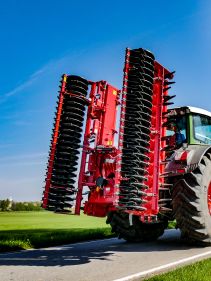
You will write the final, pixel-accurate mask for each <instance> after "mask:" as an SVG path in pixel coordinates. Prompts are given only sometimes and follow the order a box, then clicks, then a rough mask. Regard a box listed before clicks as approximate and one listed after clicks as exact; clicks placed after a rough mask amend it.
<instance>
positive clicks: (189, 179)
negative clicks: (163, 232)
mask: <svg viewBox="0 0 211 281" xmlns="http://www.w3.org/2000/svg"><path fill="white" fill-rule="evenodd" d="M172 205H173V212H174V216H175V219H176V221H177V225H178V227H179V228H180V230H181V233H182V237H183V238H184V239H185V240H186V239H187V241H189V242H192V243H197V244H200V245H208V244H211V154H210V153H207V154H206V155H205V156H203V158H202V160H201V162H200V163H199V166H198V168H196V169H195V170H194V171H192V172H191V173H188V174H186V175H184V178H182V179H180V180H179V181H177V183H176V184H175V186H174V189H173V194H172Z"/></svg>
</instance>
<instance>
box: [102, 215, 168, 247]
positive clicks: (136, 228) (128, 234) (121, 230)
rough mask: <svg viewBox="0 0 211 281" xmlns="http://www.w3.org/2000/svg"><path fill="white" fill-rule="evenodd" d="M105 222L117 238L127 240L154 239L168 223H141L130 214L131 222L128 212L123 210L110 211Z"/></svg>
mask: <svg viewBox="0 0 211 281" xmlns="http://www.w3.org/2000/svg"><path fill="white" fill-rule="evenodd" d="M106 223H107V224H110V225H111V228H112V232H114V233H116V234H117V236H118V238H119V239H121V238H123V239H124V240H126V241H128V242H146V241H153V240H156V239H157V238H158V237H159V236H161V235H162V234H163V233H164V230H165V228H166V226H167V224H168V223H163V222H154V223H143V222H141V221H140V220H139V217H138V216H132V223H130V220H129V214H128V213H123V212H110V213H109V214H108V217H107V221H106ZM131 224H132V225H131Z"/></svg>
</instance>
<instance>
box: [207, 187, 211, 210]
mask: <svg viewBox="0 0 211 281" xmlns="http://www.w3.org/2000/svg"><path fill="white" fill-rule="evenodd" d="M207 203H208V209H209V213H210V215H211V182H210V184H209V186H208V192H207Z"/></svg>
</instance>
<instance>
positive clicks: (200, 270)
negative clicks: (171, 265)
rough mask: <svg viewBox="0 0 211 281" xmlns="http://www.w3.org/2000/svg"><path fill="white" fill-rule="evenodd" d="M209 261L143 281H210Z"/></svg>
mask: <svg viewBox="0 0 211 281" xmlns="http://www.w3.org/2000/svg"><path fill="white" fill-rule="evenodd" d="M210 280H211V259H207V260H203V261H200V262H196V263H194V264H191V265H188V266H185V267H181V268H178V269H176V270H174V271H171V272H168V273H165V274H161V275H158V276H154V277H152V278H149V279H147V280H146V279H145V281H210Z"/></svg>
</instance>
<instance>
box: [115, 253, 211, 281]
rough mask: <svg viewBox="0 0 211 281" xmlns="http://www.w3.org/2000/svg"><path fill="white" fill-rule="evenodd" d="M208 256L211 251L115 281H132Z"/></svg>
mask: <svg viewBox="0 0 211 281" xmlns="http://www.w3.org/2000/svg"><path fill="white" fill-rule="evenodd" d="M208 255H211V251H208V252H206V253H202V254H198V255H195V256H191V257H189V258H185V259H181V260H178V261H175V262H171V263H167V264H164V265H161V266H158V267H154V268H151V269H148V270H145V271H142V272H138V273H135V274H132V275H129V276H126V277H123V278H119V279H115V280H113V281H130V280H133V279H134V278H139V277H144V276H145V275H147V274H151V273H155V272H158V271H162V270H164V269H168V268H171V267H173V266H175V265H179V264H182V263H185V262H188V261H193V260H196V259H198V258H202V257H206V256H208Z"/></svg>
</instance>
